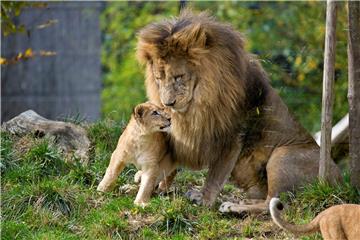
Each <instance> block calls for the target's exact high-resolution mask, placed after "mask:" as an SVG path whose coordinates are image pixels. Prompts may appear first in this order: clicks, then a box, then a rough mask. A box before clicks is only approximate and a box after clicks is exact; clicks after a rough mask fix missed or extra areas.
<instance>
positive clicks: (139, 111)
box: [134, 104, 145, 121]
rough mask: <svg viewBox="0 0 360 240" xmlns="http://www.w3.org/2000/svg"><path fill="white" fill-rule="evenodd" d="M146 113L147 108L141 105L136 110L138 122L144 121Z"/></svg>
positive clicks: (135, 114)
mask: <svg viewBox="0 0 360 240" xmlns="http://www.w3.org/2000/svg"><path fill="white" fill-rule="evenodd" d="M144 113H145V107H144V106H143V105H141V104H140V105H137V106H136V107H135V108H134V116H135V119H136V120H137V121H138V120H140V119H142V117H143V116H144Z"/></svg>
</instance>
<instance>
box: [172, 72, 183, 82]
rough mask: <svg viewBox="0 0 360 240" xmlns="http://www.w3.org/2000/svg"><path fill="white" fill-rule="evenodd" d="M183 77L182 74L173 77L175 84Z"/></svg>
mask: <svg viewBox="0 0 360 240" xmlns="http://www.w3.org/2000/svg"><path fill="white" fill-rule="evenodd" d="M183 76H184V74H181V75H177V76H175V77H174V79H175V82H180V81H181V79H182V77H183Z"/></svg>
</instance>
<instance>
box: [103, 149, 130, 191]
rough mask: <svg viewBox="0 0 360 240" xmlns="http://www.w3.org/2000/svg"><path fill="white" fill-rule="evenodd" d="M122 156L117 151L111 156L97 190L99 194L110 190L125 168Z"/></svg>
mask: <svg viewBox="0 0 360 240" xmlns="http://www.w3.org/2000/svg"><path fill="white" fill-rule="evenodd" d="M123 159H124V156H123V154H122V153H120V152H119V151H117V150H115V151H114V152H113V153H112V155H111V160H110V164H109V166H108V167H107V169H106V173H105V176H104V178H103V179H102V180H101V182H100V184H99V186H98V187H97V190H98V191H100V192H106V191H109V190H110V189H111V187H112V186H113V184H114V183H115V181H116V179H117V177H118V176H119V174H120V172H121V171H122V170H123V169H124V167H125V166H126V163H125V161H124V160H123Z"/></svg>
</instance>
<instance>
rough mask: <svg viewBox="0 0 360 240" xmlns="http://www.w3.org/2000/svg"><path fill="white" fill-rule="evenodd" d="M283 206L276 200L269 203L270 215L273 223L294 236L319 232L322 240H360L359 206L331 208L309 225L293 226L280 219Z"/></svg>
mask: <svg viewBox="0 0 360 240" xmlns="http://www.w3.org/2000/svg"><path fill="white" fill-rule="evenodd" d="M282 209H283V205H282V203H281V202H280V200H279V199H278V198H272V199H271V201H270V213H271V217H272V219H273V220H274V222H275V223H276V224H277V225H278V226H280V227H281V228H283V229H285V230H288V231H290V232H292V233H294V234H297V235H300V234H311V233H315V232H319V231H320V232H321V235H322V236H323V238H324V240H356V239H360V205H357V204H341V205H336V206H332V207H330V208H328V209H326V210H324V211H322V212H321V213H319V215H317V216H316V217H315V218H314V219H313V220H312V221H311V222H310V223H308V224H304V225H293V224H290V223H287V222H285V221H284V220H283V219H282V218H281V217H280V211H281V210H282Z"/></svg>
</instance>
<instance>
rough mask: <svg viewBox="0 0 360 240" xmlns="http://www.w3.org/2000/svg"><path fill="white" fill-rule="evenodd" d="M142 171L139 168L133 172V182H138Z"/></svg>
mask: <svg viewBox="0 0 360 240" xmlns="http://www.w3.org/2000/svg"><path fill="white" fill-rule="evenodd" d="M142 173H143V172H142V171H141V170H139V171H137V172H136V173H135V176H134V182H135V183H140V181H141V175H142Z"/></svg>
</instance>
